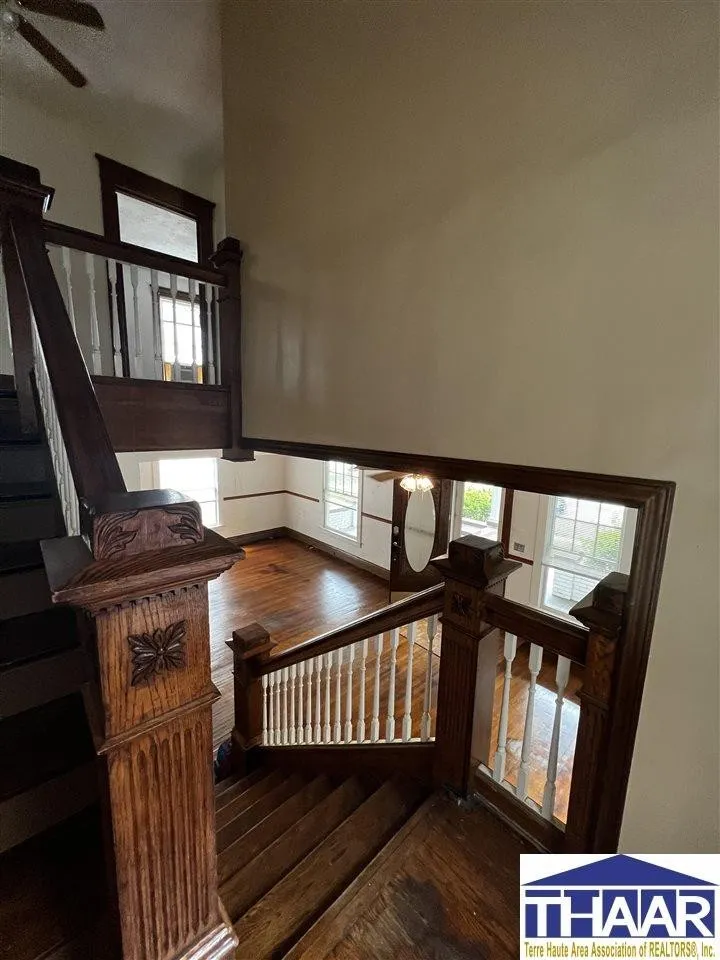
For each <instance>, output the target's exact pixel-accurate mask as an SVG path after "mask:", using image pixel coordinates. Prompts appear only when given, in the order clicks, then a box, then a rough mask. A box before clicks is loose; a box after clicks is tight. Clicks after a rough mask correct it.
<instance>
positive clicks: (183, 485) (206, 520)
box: [157, 457, 220, 527]
mask: <svg viewBox="0 0 720 960" xmlns="http://www.w3.org/2000/svg"><path fill="white" fill-rule="evenodd" d="M157 485H158V487H159V488H161V489H168V490H177V491H178V493H182V494H184V495H185V496H186V497H189V498H190V499H191V500H196V501H197V502H198V503H199V504H200V510H201V511H202V522H203V524H204V525H205V526H206V527H217V526H219V525H220V511H219V503H218V475H217V460H216V459H215V458H214V457H187V458H180V457H178V458H173V459H172V460H158V461H157Z"/></svg>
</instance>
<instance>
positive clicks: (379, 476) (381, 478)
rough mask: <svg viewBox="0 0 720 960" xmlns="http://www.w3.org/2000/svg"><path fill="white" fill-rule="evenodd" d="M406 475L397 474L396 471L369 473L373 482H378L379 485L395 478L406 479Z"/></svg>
mask: <svg viewBox="0 0 720 960" xmlns="http://www.w3.org/2000/svg"><path fill="white" fill-rule="evenodd" d="M404 476H405V474H404V473H397V472H396V471H395V470H380V471H379V472H378V473H369V474H368V477H370V479H371V480H377V482H378V483H385V481H386V480H394V479H395V477H404Z"/></svg>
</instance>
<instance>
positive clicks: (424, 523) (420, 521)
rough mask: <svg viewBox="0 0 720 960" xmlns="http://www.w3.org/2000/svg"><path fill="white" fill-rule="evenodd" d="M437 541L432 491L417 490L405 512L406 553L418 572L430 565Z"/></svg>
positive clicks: (412, 494)
mask: <svg viewBox="0 0 720 960" xmlns="http://www.w3.org/2000/svg"><path fill="white" fill-rule="evenodd" d="M434 542H435V500H434V498H433V495H432V493H421V492H420V491H419V490H415V491H414V492H413V493H411V494H410V499H409V500H408V506H407V512H406V513H405V555H406V556H407V559H408V563H409V564H410V566H411V567H412V569H413V570H414V571H415V572H416V573H420V571H421V570H424V569H425V567H426V566H427V565H428V560H429V559H430V557H431V556H432V548H433V543H434Z"/></svg>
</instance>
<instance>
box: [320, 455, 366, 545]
mask: <svg viewBox="0 0 720 960" xmlns="http://www.w3.org/2000/svg"><path fill="white" fill-rule="evenodd" d="M360 487H361V485H360V470H359V469H358V468H357V467H356V466H355V465H354V464H352V463H340V461H339V460H329V461H328V462H327V463H326V464H325V471H324V480H323V512H324V513H323V516H324V519H323V523H324V525H325V529H326V530H331V531H332V532H333V533H337V534H340V536H342V537H348V538H349V539H350V540H356V541H359V540H360Z"/></svg>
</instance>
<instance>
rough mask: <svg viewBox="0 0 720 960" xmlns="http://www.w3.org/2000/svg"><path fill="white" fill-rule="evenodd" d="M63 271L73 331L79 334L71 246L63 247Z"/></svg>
mask: <svg viewBox="0 0 720 960" xmlns="http://www.w3.org/2000/svg"><path fill="white" fill-rule="evenodd" d="M62 263H63V273H64V274H65V289H66V291H67V311H68V316H69V317H70V323H71V324H72V328H73V333H75V335H76V336H77V324H76V323H75V303H74V302H73V287H72V263H71V261H70V249H69V247H62Z"/></svg>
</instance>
